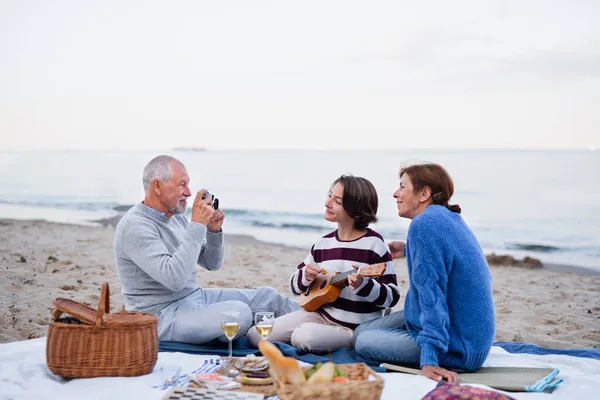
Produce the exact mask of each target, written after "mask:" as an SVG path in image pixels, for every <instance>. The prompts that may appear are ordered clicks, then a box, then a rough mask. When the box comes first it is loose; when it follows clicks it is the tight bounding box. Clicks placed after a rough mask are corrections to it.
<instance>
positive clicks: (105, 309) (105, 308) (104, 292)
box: [96, 282, 110, 326]
mask: <svg viewBox="0 0 600 400" xmlns="http://www.w3.org/2000/svg"><path fill="white" fill-rule="evenodd" d="M108 313H110V290H109V289H108V283H106V282H104V283H103V284H102V288H101V289H100V300H99V302H98V311H96V326H101V325H102V324H103V323H104V321H103V318H102V317H103V316H104V314H108Z"/></svg>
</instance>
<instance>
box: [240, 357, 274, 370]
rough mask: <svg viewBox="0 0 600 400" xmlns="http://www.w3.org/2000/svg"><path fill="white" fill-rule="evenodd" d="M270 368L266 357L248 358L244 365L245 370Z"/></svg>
mask: <svg viewBox="0 0 600 400" xmlns="http://www.w3.org/2000/svg"><path fill="white" fill-rule="evenodd" d="M267 368H269V361H268V360H267V359H266V358H265V357H255V358H251V359H247V360H246V362H245V363H244V366H243V367H242V371H243V372H255V371H264V370H265V369H267Z"/></svg>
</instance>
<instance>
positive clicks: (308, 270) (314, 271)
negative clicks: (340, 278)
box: [304, 264, 323, 282]
mask: <svg viewBox="0 0 600 400" xmlns="http://www.w3.org/2000/svg"><path fill="white" fill-rule="evenodd" d="M322 271H323V268H321V267H319V266H318V265H316V264H308V265H307V266H306V267H304V276H305V277H306V280H307V281H310V282H312V281H314V280H315V278H316V277H317V276H319V274H320V273H321V272H322Z"/></svg>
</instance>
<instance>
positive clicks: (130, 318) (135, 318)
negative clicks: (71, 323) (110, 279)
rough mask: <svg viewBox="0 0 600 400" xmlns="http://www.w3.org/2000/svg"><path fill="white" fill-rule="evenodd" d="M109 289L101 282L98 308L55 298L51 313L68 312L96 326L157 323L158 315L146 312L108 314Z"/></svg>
mask: <svg viewBox="0 0 600 400" xmlns="http://www.w3.org/2000/svg"><path fill="white" fill-rule="evenodd" d="M109 299H110V290H109V288H108V283H103V284H102V288H101V289H100V300H99V302H98V310H94V309H93V308H91V307H88V306H86V305H85V304H81V303H78V302H76V301H73V300H71V299H64V298H57V299H54V300H52V304H54V307H55V309H56V310H55V311H53V313H52V315H53V316H54V317H55V318H58V315H60V313H68V314H69V315H71V316H73V317H74V318H77V319H78V320H80V321H81V322H84V323H86V324H89V325H96V326H111V327H118V326H136V325H138V326H139V325H147V324H156V323H158V317H157V316H155V315H152V314H146V313H128V312H125V313H115V314H110V300H109Z"/></svg>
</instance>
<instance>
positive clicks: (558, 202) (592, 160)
mask: <svg viewBox="0 0 600 400" xmlns="http://www.w3.org/2000/svg"><path fill="white" fill-rule="evenodd" d="M158 154H170V155H172V156H175V157H177V158H178V159H180V160H181V161H182V162H183V163H184V164H185V165H186V167H187V170H188V173H189V175H190V178H191V183H190V186H191V187H192V189H193V190H194V191H195V190H199V189H201V188H205V189H208V190H209V191H210V192H211V193H213V194H214V195H215V196H216V197H218V198H219V202H220V207H221V209H223V210H224V212H225V214H226V218H225V223H224V230H225V231H226V232H228V233H235V234H244V235H251V236H253V237H255V238H256V239H258V240H261V241H265V242H270V243H277V244H283V245H288V246H293V247H299V248H305V249H307V251H308V249H309V248H310V246H311V245H312V243H314V242H315V241H316V240H317V239H318V238H319V237H321V236H322V235H324V234H326V233H328V232H331V231H332V230H333V229H335V224H332V223H330V222H327V221H325V220H324V219H323V213H324V203H325V198H326V194H327V192H328V190H329V188H330V186H331V183H332V182H333V181H334V180H335V179H336V178H338V177H339V176H340V175H342V174H353V175H356V176H362V177H364V178H367V179H369V180H370V181H371V182H372V183H373V184H374V185H375V187H376V189H377V191H378V195H379V212H378V218H379V221H378V222H377V223H376V224H375V225H372V228H373V229H375V230H376V231H378V232H380V233H381V234H382V235H383V236H384V238H385V239H386V240H404V239H405V238H406V234H407V231H408V227H409V225H410V221H409V220H407V219H403V218H400V217H398V215H397V212H396V203H395V200H394V198H393V196H392V195H393V193H394V191H395V190H396V189H397V187H398V181H399V180H398V172H399V169H400V167H401V166H402V165H405V164H409V163H413V162H420V161H431V162H436V163H439V164H441V165H443V166H444V167H445V168H446V169H447V170H448V172H449V173H450V175H451V176H452V178H453V180H454V184H455V193H454V196H453V198H452V200H451V203H457V204H459V205H460V206H461V208H462V210H463V212H462V215H463V218H464V219H465V221H466V222H467V224H468V225H469V226H470V227H471V229H472V230H473V232H474V233H475V235H476V237H477V239H478V240H479V242H480V244H481V246H482V247H483V249H484V251H485V252H486V254H490V253H495V254H498V255H512V256H514V257H517V258H522V257H524V256H530V257H535V258H538V259H540V260H541V261H542V262H544V263H550V264H560V265H569V266H580V267H586V268H591V269H595V270H598V271H600V184H599V183H598V182H600V181H599V175H600V152H598V151H593V150H569V151H566V150H565V151H562V150H561V151H559V150H552V151H546V150H544V151H542V150H471V149H469V150H422V149H419V150H344V151H341V150H340V151H333V150H212V149H207V150H201V149H200V150H198V149H196V150H186V149H181V150H173V149H167V150H155V151H83V150H78V151H72V150H71V151H23V152H0V218H15V219H44V220H49V221H56V222H63V223H70V224H85V225H97V224H98V222H95V221H98V220H102V219H105V218H112V217H115V216H118V215H120V214H122V213H123V212H124V211H126V210H127V209H128V208H129V207H130V206H131V205H133V204H135V203H138V202H140V201H141V200H142V199H143V195H144V191H143V188H142V170H143V168H144V166H145V165H146V163H147V162H148V161H149V160H150V159H151V158H152V157H154V156H156V155H158ZM188 212H189V210H188ZM188 216H189V213H188Z"/></svg>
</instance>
